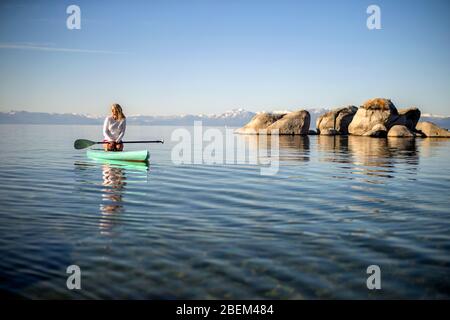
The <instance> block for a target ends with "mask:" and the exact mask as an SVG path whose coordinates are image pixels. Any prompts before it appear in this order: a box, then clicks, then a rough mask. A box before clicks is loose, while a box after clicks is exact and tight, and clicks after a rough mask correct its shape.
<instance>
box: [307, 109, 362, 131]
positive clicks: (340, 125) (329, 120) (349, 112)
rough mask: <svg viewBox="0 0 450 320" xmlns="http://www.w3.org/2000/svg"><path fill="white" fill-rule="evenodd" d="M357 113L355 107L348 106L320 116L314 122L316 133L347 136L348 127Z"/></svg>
mask: <svg viewBox="0 0 450 320" xmlns="http://www.w3.org/2000/svg"><path fill="white" fill-rule="evenodd" d="M357 111H358V108H357V107H355V106H348V107H345V108H338V109H334V110H331V111H329V112H327V113H325V114H323V115H321V116H320V117H319V118H318V119H317V121H316V127H317V132H318V133H319V134H323V135H330V134H331V135H333V134H347V133H348V125H349V124H350V122H352V120H353V117H354V115H355V114H356V112H357Z"/></svg>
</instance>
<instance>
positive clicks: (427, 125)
mask: <svg viewBox="0 0 450 320" xmlns="http://www.w3.org/2000/svg"><path fill="white" fill-rule="evenodd" d="M416 130H417V131H418V133H421V134H423V135H425V136H426V137H435V138H450V132H449V131H448V130H447V129H444V128H441V127H439V126H437V125H435V124H434V123H432V122H427V121H424V122H419V123H418V124H417V125H416Z"/></svg>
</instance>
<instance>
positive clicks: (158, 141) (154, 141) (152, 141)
mask: <svg viewBox="0 0 450 320" xmlns="http://www.w3.org/2000/svg"><path fill="white" fill-rule="evenodd" d="M103 143H108V141H101V142H96V144H103ZM121 143H164V141H162V140H148V141H122V142H121Z"/></svg>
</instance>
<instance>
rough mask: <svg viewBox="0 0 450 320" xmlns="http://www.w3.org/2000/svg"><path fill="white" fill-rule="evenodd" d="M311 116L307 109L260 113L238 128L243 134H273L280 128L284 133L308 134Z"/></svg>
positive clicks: (238, 131)
mask: <svg viewBox="0 0 450 320" xmlns="http://www.w3.org/2000/svg"><path fill="white" fill-rule="evenodd" d="M310 121H311V116H310V114H309V112H308V111H306V110H299V111H295V112H290V113H287V114H271V113H260V114H258V115H256V116H255V117H253V119H252V120H251V121H250V122H249V123H248V124H246V125H245V126H244V127H242V128H240V129H237V130H236V133H241V134H272V133H274V132H276V131H277V130H278V133H279V134H283V135H307V134H308V133H309V125H310Z"/></svg>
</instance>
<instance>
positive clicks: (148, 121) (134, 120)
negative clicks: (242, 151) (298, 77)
mask: <svg viewBox="0 0 450 320" xmlns="http://www.w3.org/2000/svg"><path fill="white" fill-rule="evenodd" d="M308 111H309V113H310V114H311V128H312V129H314V128H315V123H316V119H317V117H318V116H320V115H321V114H323V113H325V112H327V111H329V109H325V108H321V109H308ZM270 112H275V113H286V112H290V110H283V111H270ZM255 114H257V112H252V111H247V110H244V109H242V108H240V109H233V110H230V111H227V112H225V113H221V114H209V115H207V114H199V115H173V116H156V115H155V116H147V115H129V116H127V123H128V124H129V125H177V126H190V125H192V124H193V122H194V121H202V122H203V125H205V126H230V127H240V126H243V125H245V124H246V123H247V122H249V121H250V120H251V119H252V118H253V116H254V115H255ZM103 119H104V116H92V115H87V114H76V113H45V112H28V111H11V112H0V124H5V123H9V124H90V125H101V124H102V123H103ZM420 120H421V121H431V122H434V123H436V124H437V125H439V126H441V127H443V128H447V129H448V128H450V117H445V116H436V115H430V114H424V115H422V117H421V118H420Z"/></svg>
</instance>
